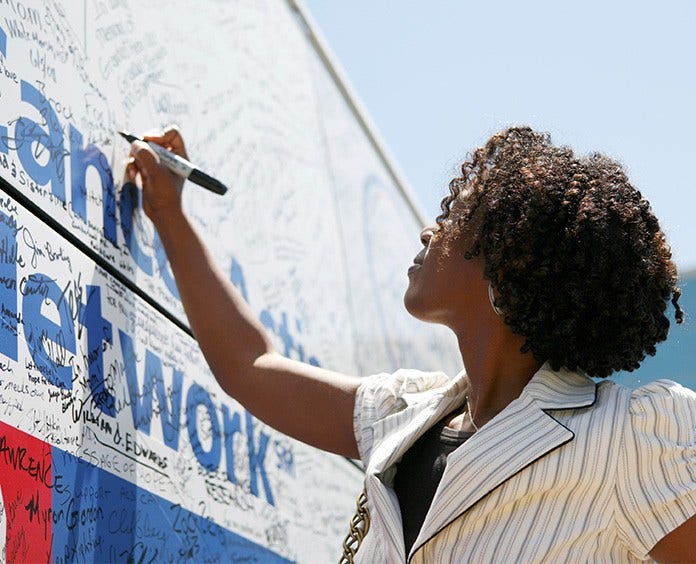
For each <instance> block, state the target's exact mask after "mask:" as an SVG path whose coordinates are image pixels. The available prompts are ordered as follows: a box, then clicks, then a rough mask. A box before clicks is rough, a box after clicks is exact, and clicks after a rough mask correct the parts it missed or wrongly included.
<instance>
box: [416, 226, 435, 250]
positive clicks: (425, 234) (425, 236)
mask: <svg viewBox="0 0 696 564" xmlns="http://www.w3.org/2000/svg"><path fill="white" fill-rule="evenodd" d="M435 230H436V228H435V227H433V226H432V225H430V226H428V227H426V228H424V229H423V231H421V233H420V240H421V243H423V246H425V247H427V246H428V244H429V243H430V239H432V238H433V235H435Z"/></svg>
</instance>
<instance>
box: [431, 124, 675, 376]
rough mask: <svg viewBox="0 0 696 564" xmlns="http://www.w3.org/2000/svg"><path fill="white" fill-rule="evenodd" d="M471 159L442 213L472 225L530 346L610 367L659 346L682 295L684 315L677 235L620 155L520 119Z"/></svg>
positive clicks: (560, 360)
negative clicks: (584, 147)
mask: <svg viewBox="0 0 696 564" xmlns="http://www.w3.org/2000/svg"><path fill="white" fill-rule="evenodd" d="M461 171H462V176H461V177H457V178H454V179H453V180H452V181H451V182H450V186H449V188H450V194H449V195H448V196H446V197H445V198H444V199H443V200H442V203H441V208H442V214H441V215H440V216H438V218H437V223H438V225H439V226H440V227H443V224H444V222H445V221H446V220H448V219H449V221H448V223H455V224H456V225H457V226H458V228H459V229H462V228H464V227H465V226H467V230H471V231H470V233H471V234H472V235H471V238H470V239H469V238H468V239H469V240H471V241H472V247H471V248H469V249H462V252H464V256H466V257H467V258H471V257H472V256H476V255H482V256H483V259H484V261H485V272H484V275H485V277H486V278H488V279H489V280H490V281H491V284H492V286H493V289H494V291H495V295H496V300H495V303H496V306H497V307H499V308H500V309H501V310H502V311H503V316H504V319H505V322H506V323H507V324H508V325H509V326H510V327H511V328H512V330H513V331H514V332H515V333H518V334H520V335H522V336H523V337H524V338H525V343H524V345H523V347H522V352H528V351H531V352H532V353H533V355H534V357H535V358H536V359H537V360H539V361H541V362H544V361H548V362H549V363H550V364H551V366H552V367H553V368H554V369H555V370H558V369H559V368H561V367H562V366H563V367H566V368H568V369H571V370H577V369H579V370H582V371H584V372H585V373H587V374H588V375H590V376H595V377H606V376H609V375H610V374H611V373H612V372H614V371H616V370H628V371H631V370H634V369H636V368H638V366H639V365H640V363H641V361H642V360H643V359H644V358H645V356H646V354H648V355H654V354H655V345H656V344H657V343H659V342H661V341H664V340H665V339H666V338H667V332H668V330H669V325H670V323H669V320H668V319H667V317H666V315H665V310H666V307H667V304H668V302H669V300H670V298H671V300H672V304H673V306H674V308H675V310H676V312H675V318H676V321H677V322H678V323H681V322H682V320H683V312H682V309H681V307H680V306H679V303H678V300H679V296H680V295H681V291H680V290H679V289H678V288H677V286H676V281H677V270H676V267H675V265H674V263H673V262H672V259H671V252H670V249H669V246H668V245H667V242H666V239H665V235H664V233H663V232H662V230H661V229H660V226H659V224H658V221H657V218H656V217H655V215H654V214H653V213H652V211H651V209H650V204H649V203H648V202H647V201H646V200H645V199H644V198H643V197H642V196H641V194H640V192H639V191H638V190H636V189H635V188H634V187H633V186H632V185H631V184H630V183H629V181H628V178H627V177H626V174H625V173H624V171H623V168H622V167H621V165H620V164H619V163H617V162H616V161H613V160H611V159H609V158H607V157H605V156H603V155H601V154H598V153H593V154H591V155H589V156H587V157H577V156H575V155H574V154H573V151H572V150H571V149H570V148H568V147H555V146H554V145H552V144H551V140H550V137H549V135H547V134H541V133H537V132H535V131H533V130H532V129H530V128H528V127H513V128H510V129H507V130H505V131H502V132H501V133H498V134H496V135H494V136H493V137H491V139H490V140H489V141H488V142H487V143H486V145H485V146H484V147H482V148H479V149H477V150H476V151H474V153H473V154H472V155H471V156H470V160H468V161H467V162H465V163H464V164H463V165H462V168H461ZM454 202H457V208H456V212H452V211H451V210H452V205H453V204H454ZM450 213H452V217H450Z"/></svg>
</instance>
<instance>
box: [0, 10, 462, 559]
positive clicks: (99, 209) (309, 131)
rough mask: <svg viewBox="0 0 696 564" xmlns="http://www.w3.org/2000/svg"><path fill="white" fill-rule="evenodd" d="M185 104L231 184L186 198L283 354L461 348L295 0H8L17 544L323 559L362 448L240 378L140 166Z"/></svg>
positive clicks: (11, 547)
mask: <svg viewBox="0 0 696 564" xmlns="http://www.w3.org/2000/svg"><path fill="white" fill-rule="evenodd" d="M169 123H177V124H178V125H179V126H180V127H181V129H182V130H183V132H184V134H185V138H186V141H187V145H188V151H189V155H190V156H191V159H192V160H194V161H195V162H196V163H197V164H198V166H199V167H200V168H201V169H203V170H205V171H206V172H209V173H210V174H212V175H214V176H215V177H217V178H219V179H220V180H221V181H223V182H224V183H225V184H227V185H228V186H229V187H230V191H229V192H228V193H227V194H226V195H225V196H218V195H216V194H212V193H209V192H207V191H205V190H203V189H202V188H200V187H198V186H195V185H187V188H186V191H185V196H184V197H185V206H186V208H187V211H188V213H189V215H190V216H191V217H192V218H193V220H194V222H195V223H196V224H197V226H198V228H199V230H200V231H201V233H202V235H203V237H204V239H205V240H206V242H207V243H208V245H209V246H210V248H211V250H212V253H213V255H214V257H215V260H216V261H217V262H218V263H219V264H220V265H221V266H222V267H223V268H224V269H225V271H226V272H228V273H229V276H230V278H231V280H232V281H233V282H234V283H235V285H236V286H237V287H238V288H239V289H240V291H241V292H242V294H243V295H244V297H245V299H246V300H247V301H248V302H249V304H250V305H251V307H252V308H253V309H254V311H256V312H257V314H258V316H259V319H260V320H261V322H262V323H263V324H264V326H265V327H266V328H267V329H268V331H269V333H270V334H271V335H272V336H273V338H274V339H275V342H276V344H277V346H278V348H279V350H280V351H281V352H283V353H284V354H285V355H287V356H289V357H292V358H295V359H299V360H303V361H305V362H310V363H313V364H317V365H320V366H325V367H328V368H332V369H335V370H341V371H344V372H349V373H354V374H360V375H366V374H369V373H373V372H380V371H391V370H395V369H396V368H398V367H402V366H408V367H415V368H423V369H441V370H445V371H448V372H450V373H453V372H454V371H456V370H457V369H458V366H457V362H458V361H457V355H456V347H455V346H454V343H453V341H452V340H451V339H450V338H449V336H447V335H446V334H444V333H443V332H442V331H440V330H438V329H437V328H433V327H429V326H425V325H422V324H420V323H418V322H416V321H415V320H412V319H411V318H410V317H409V316H408V314H407V313H406V312H405V310H404V309H403V306H402V296H403V291H404V289H405V287H406V282H407V279H406V275H405V271H406V269H407V267H408V265H409V264H410V262H411V260H412V258H413V256H414V255H415V254H416V252H417V251H418V249H419V241H418V232H419V229H420V227H421V225H420V223H421V222H420V220H419V218H417V217H416V215H415V214H414V212H413V209H412V206H411V205H410V204H409V203H408V201H407V198H406V197H405V196H404V194H403V192H402V187H400V186H398V185H397V181H396V180H395V176H394V174H392V171H391V170H390V168H389V163H388V162H387V161H386V160H385V159H384V158H383V157H382V155H381V153H380V152H379V150H378V149H377V148H376V147H375V145H374V143H373V142H372V140H371V138H370V136H369V134H368V133H366V130H365V128H364V124H363V122H361V120H360V117H359V116H358V115H357V114H356V113H355V111H354V110H353V108H352V106H351V103H350V100H348V99H346V97H345V95H344V94H343V93H342V90H341V88H339V85H337V83H336V80H335V79H334V77H333V75H332V74H331V72H329V69H328V68H327V66H326V64H325V62H324V60H323V59H322V57H321V56H320V54H319V52H318V51H317V48H316V47H315V45H314V44H313V42H312V41H311V40H310V36H309V35H308V32H307V30H306V28H305V26H304V25H303V23H302V14H301V13H299V12H297V11H296V10H295V8H293V7H291V6H290V5H289V4H288V3H287V2H285V1H282V0H266V1H257V2H242V1H230V2H218V1H214V0H205V1H200V2H196V3H195V9H194V8H192V4H191V3H190V2H186V1H183V0H173V1H168V2H163V1H151V2H135V1H129V0H85V1H84V2H68V1H65V2H60V1H48V0H47V1H44V2H42V1H38V0H36V1H28V0H27V1H15V0H8V1H5V2H1V3H0V177H1V178H2V192H0V302H2V311H1V316H0V324H1V325H0V492H1V495H2V501H1V502H0V549H1V550H3V556H4V557H5V558H6V559H7V560H8V561H22V560H32V559H40V560H47V559H48V560H53V561H64V560H85V561H102V560H128V559H133V560H137V561H142V562H146V561H161V560H165V559H170V558H171V559H175V560H179V559H181V558H192V559H194V560H196V561H199V560H200V561H202V560H220V561H224V560H231V561H235V559H236V560H242V559H244V561H263V562H266V561H298V562H325V561H332V560H335V559H336V558H337V555H338V554H339V552H340V541H341V538H342V536H343V535H344V534H345V532H346V530H347V522H348V518H349V517H350V515H351V513H352V511H353V506H354V498H355V495H356V494H357V493H358V492H359V491H360V489H361V485H360V482H361V475H360V472H359V471H358V470H357V469H356V468H355V467H354V466H353V465H352V464H351V463H350V462H348V461H346V460H344V459H341V458H339V457H334V456H331V455H327V454H324V453H321V452H319V451H316V450H314V449H311V448H309V447H307V446H305V445H302V444H300V443H297V442H296V441H293V440H290V439H288V438H287V437H285V436H284V435H282V434H280V433H278V432H277V431H275V430H273V429H270V428H268V427H267V426H265V425H263V424H262V423H261V422H259V421H258V420H256V419H255V418H254V417H253V416H252V415H251V414H249V413H248V412H246V411H245V410H244V409H243V408H242V407H241V406H239V405H238V404H237V403H236V402H234V400H233V399H231V398H229V397H228V396H226V395H225V394H224V393H223V392H222V391H221V390H220V388H219V387H218V385H217V384H216V382H215V380H214V378H213V377H212V376H211V374H210V373H209V370H208V368H207V366H206V364H205V361H204V360H203V358H202V357H201V354H200V352H199V350H198V348H197V345H196V343H195V341H194V340H193V339H192V338H191V336H190V332H188V330H187V324H186V319H185V316H184V314H183V310H182V307H181V303H180V301H179V298H178V295H177V292H176V286H175V284H174V281H173V279H172V276H171V272H170V270H169V267H168V264H167V260H166V257H165V255H164V252H163V250H162V248H161V244H160V242H159V240H158V237H157V234H156V232H155V230H154V229H153V227H152V225H151V224H150V223H149V221H148V220H147V219H146V218H145V216H144V214H143V213H142V211H141V210H140V203H139V200H140V194H139V191H138V189H137V187H135V186H134V185H131V184H124V182H123V178H122V175H123V168H124V160H125V158H126V157H127V154H128V145H127V143H126V142H125V141H124V140H122V139H121V138H120V137H119V136H118V134H117V133H116V131H117V130H118V129H129V130H132V131H134V132H136V133H140V132H143V131H145V130H147V129H149V128H151V127H162V126H164V125H166V124H169Z"/></svg>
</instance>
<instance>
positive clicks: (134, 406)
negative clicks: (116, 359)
mask: <svg viewBox="0 0 696 564" xmlns="http://www.w3.org/2000/svg"><path fill="white" fill-rule="evenodd" d="M118 334H119V340H120V341H121V353H122V354H123V365H124V367H125V372H126V380H128V395H129V396H130V405H131V412H132V414H133V425H134V426H135V428H136V429H138V430H139V431H142V432H143V433H145V434H146V435H149V434H150V422H151V421H152V390H153V388H154V389H155V391H156V393H157V404H158V405H159V411H158V413H159V414H160V419H161V421H162V435H163V437H164V444H166V445H167V446H168V447H170V448H173V449H174V450H178V448H179V431H180V429H181V426H180V421H181V381H182V378H183V372H181V371H179V370H174V377H173V379H172V388H171V393H170V395H171V409H170V407H169V402H168V401H167V391H166V390H165V387H164V379H163V378H162V362H161V361H160V359H159V357H158V356H157V355H155V354H154V353H152V352H150V351H148V350H146V351H145V377H144V379H143V387H142V389H140V386H139V385H138V370H137V368H136V364H138V362H137V357H136V355H135V349H134V348H133V340H132V339H131V338H130V336H128V335H126V334H125V333H124V332H123V331H122V330H120V329H119V331H118Z"/></svg>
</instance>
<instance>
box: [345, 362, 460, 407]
mask: <svg viewBox="0 0 696 564" xmlns="http://www.w3.org/2000/svg"><path fill="white" fill-rule="evenodd" d="M461 378H463V375H458V376H457V377H456V378H455V379H454V380H451V379H450V378H449V377H448V376H447V374H445V373H444V372H423V371H421V370H412V369H406V368H402V369H399V370H397V371H396V372H392V373H386V372H383V373H379V374H373V375H372V376H367V377H365V378H364V379H363V381H362V382H361V383H360V388H359V389H358V396H359V397H360V398H361V399H362V401H367V402H368V403H371V404H378V405H380V404H381V409H380V410H379V411H381V412H382V413H388V412H391V411H394V410H395V408H396V409H398V407H399V406H403V405H404V404H405V403H406V401H407V399H409V400H410V399H411V398H414V397H417V396H419V395H423V394H428V393H429V392H434V391H438V390H440V389H443V390H444V389H446V388H447V387H449V386H451V385H452V384H453V383H454V382H455V381H457V380H458V379H461ZM409 403H410V401H409Z"/></svg>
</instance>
